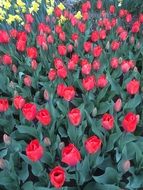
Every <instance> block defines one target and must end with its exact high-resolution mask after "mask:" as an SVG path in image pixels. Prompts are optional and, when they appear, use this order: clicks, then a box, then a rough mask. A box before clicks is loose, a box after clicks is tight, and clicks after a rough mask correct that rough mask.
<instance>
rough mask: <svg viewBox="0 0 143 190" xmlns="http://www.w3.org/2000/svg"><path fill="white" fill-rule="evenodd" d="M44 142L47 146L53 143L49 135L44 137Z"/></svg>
mask: <svg viewBox="0 0 143 190" xmlns="http://www.w3.org/2000/svg"><path fill="white" fill-rule="evenodd" d="M44 144H45V145H46V146H50V145H51V141H50V139H49V138H48V137H45V138H44Z"/></svg>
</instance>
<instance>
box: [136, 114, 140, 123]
mask: <svg viewBox="0 0 143 190" xmlns="http://www.w3.org/2000/svg"><path fill="white" fill-rule="evenodd" d="M136 118H137V123H139V121H140V115H136Z"/></svg>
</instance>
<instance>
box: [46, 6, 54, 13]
mask: <svg viewBox="0 0 143 190" xmlns="http://www.w3.org/2000/svg"><path fill="white" fill-rule="evenodd" d="M53 11H54V8H53V7H48V8H47V14H48V15H52V13H53Z"/></svg>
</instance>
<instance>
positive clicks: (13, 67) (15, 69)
mask: <svg viewBox="0 0 143 190" xmlns="http://www.w3.org/2000/svg"><path fill="white" fill-rule="evenodd" d="M12 71H13V72H14V73H17V67H16V65H14V64H13V65H12Z"/></svg>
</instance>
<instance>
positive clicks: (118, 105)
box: [114, 98, 122, 112]
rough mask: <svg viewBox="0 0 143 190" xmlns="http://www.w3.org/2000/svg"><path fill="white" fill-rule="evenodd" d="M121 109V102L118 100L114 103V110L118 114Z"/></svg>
mask: <svg viewBox="0 0 143 190" xmlns="http://www.w3.org/2000/svg"><path fill="white" fill-rule="evenodd" d="M121 108H122V100H121V99H120V98H119V99H118V100H117V101H116V102H115V103H114V110H115V111H116V112H119V111H120V110H121Z"/></svg>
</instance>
